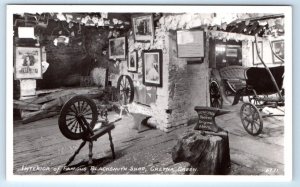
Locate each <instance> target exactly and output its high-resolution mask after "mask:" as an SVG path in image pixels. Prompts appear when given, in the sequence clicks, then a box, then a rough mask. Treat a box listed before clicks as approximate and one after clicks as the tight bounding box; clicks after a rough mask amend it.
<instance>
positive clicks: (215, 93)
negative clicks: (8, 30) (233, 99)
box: [209, 81, 223, 108]
mask: <svg viewBox="0 0 300 187" xmlns="http://www.w3.org/2000/svg"><path fill="white" fill-rule="evenodd" d="M209 92H210V104H211V106H212V107H216V108H222V106H223V99H222V96H221V92H220V87H219V84H218V83H217V82H216V81H212V82H211V83H210V85H209Z"/></svg>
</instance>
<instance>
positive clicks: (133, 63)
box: [127, 51, 138, 73]
mask: <svg viewBox="0 0 300 187" xmlns="http://www.w3.org/2000/svg"><path fill="white" fill-rule="evenodd" d="M127 67H128V71H129V72H132V73H137V72H138V54H137V51H132V52H131V53H129V54H128V61H127Z"/></svg>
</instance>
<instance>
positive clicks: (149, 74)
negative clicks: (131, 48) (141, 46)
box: [142, 49, 162, 87]
mask: <svg viewBox="0 0 300 187" xmlns="http://www.w3.org/2000/svg"><path fill="white" fill-rule="evenodd" d="M142 60H143V83H144V85H146V86H156V87H162V50H160V49H155V50H148V51H142Z"/></svg>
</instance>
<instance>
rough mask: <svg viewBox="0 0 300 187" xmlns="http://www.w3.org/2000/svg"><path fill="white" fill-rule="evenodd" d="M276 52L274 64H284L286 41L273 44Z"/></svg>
mask: <svg viewBox="0 0 300 187" xmlns="http://www.w3.org/2000/svg"><path fill="white" fill-rule="evenodd" d="M272 47H273V50H274V55H273V62H274V63H283V62H284V40H277V41H273V42H272Z"/></svg>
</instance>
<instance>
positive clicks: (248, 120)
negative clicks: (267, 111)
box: [240, 103, 263, 136]
mask: <svg viewBox="0 0 300 187" xmlns="http://www.w3.org/2000/svg"><path fill="white" fill-rule="evenodd" d="M240 117H241V120H242V123H243V126H244V128H245V130H246V131H247V132H248V133H249V134H251V135H253V136H257V135H259V134H260V133H261V131H262V129H263V121H262V117H261V115H260V114H259V111H258V109H257V107H256V106H255V105H253V104H252V103H244V104H243V105H242V107H241V111H240Z"/></svg>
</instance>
